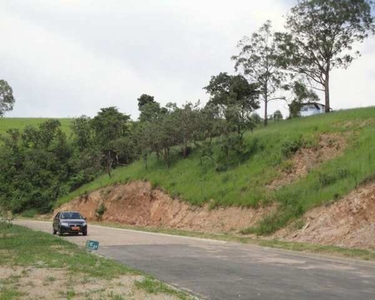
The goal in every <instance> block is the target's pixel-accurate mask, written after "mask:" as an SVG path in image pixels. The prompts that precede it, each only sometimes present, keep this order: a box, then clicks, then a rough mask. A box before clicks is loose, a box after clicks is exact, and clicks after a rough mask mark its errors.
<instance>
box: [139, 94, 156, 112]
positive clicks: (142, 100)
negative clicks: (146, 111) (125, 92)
mask: <svg viewBox="0 0 375 300" xmlns="http://www.w3.org/2000/svg"><path fill="white" fill-rule="evenodd" d="M137 100H138V109H139V110H141V108H142V107H143V106H145V105H146V104H150V103H155V100H154V97H153V96H150V95H147V94H142V95H141V97H139V98H138V99H137Z"/></svg>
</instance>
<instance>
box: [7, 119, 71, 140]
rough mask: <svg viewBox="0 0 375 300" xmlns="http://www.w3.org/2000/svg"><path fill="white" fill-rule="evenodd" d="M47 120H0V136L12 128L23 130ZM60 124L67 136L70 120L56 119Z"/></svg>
mask: <svg viewBox="0 0 375 300" xmlns="http://www.w3.org/2000/svg"><path fill="white" fill-rule="evenodd" d="M46 120H48V118H0V134H2V133H5V132H6V131H7V130H9V129H12V128H18V129H20V130H22V129H24V128H25V127H26V126H28V125H32V126H37V125H39V124H40V123H43V122H44V121H46ZM58 120H59V121H60V123H61V129H62V130H63V131H64V132H65V133H66V134H67V135H68V136H69V133H70V122H71V120H72V119H68V118H64V119H58Z"/></svg>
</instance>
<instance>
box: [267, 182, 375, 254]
mask: <svg viewBox="0 0 375 300" xmlns="http://www.w3.org/2000/svg"><path fill="white" fill-rule="evenodd" d="M302 220H303V221H304V223H305V224H304V226H303V228H302V229H300V230H295V226H294V224H291V226H289V227H287V228H285V229H282V230H280V231H279V232H277V233H276V234H275V235H274V237H275V238H280V239H284V240H288V241H297V242H309V243H318V244H324V245H335V246H342V247H348V248H365V249H372V250H375V182H372V183H369V184H367V185H365V186H363V187H360V188H358V189H357V190H354V191H352V192H351V193H350V194H349V195H347V196H346V197H344V198H343V199H341V200H340V201H337V202H335V203H333V204H330V205H323V206H320V207H317V208H314V209H312V210H310V211H309V212H307V213H306V214H305V215H304V216H303V218H302Z"/></svg>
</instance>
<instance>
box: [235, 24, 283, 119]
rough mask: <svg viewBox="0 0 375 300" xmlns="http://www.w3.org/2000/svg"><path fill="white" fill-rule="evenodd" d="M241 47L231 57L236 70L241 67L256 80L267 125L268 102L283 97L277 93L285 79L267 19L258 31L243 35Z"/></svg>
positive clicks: (252, 79) (250, 78)
mask: <svg viewBox="0 0 375 300" xmlns="http://www.w3.org/2000/svg"><path fill="white" fill-rule="evenodd" d="M238 48H240V49H241V51H240V53H239V54H238V55H237V56H233V57H232V59H233V60H234V61H235V62H236V64H235V69H236V71H237V70H239V69H242V72H243V74H244V75H245V76H246V77H247V78H249V80H250V81H251V82H258V83H259V89H260V96H261V100H262V101H263V102H264V126H267V119H268V103H269V102H270V101H274V100H281V99H284V98H283V97H282V96H280V95H277V93H278V91H279V90H280V88H281V85H282V82H283V81H284V79H285V74H284V73H283V72H281V71H280V69H279V67H278V61H279V50H278V47H277V43H276V41H275V39H274V33H273V32H272V25H271V22H270V21H267V22H266V23H265V24H264V25H263V26H262V27H261V28H260V29H259V31H258V32H255V33H253V34H252V35H251V37H246V36H245V37H244V38H243V39H242V40H240V42H239V43H238Z"/></svg>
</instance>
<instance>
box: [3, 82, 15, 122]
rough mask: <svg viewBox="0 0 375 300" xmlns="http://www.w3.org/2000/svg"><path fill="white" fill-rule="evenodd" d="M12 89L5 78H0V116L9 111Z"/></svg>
mask: <svg viewBox="0 0 375 300" xmlns="http://www.w3.org/2000/svg"><path fill="white" fill-rule="evenodd" d="M14 102H15V100H14V97H13V90H12V88H11V87H10V86H9V84H8V82H6V81H5V80H0V117H2V116H4V114H5V113H6V112H7V111H11V110H12V109H13V105H14Z"/></svg>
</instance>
